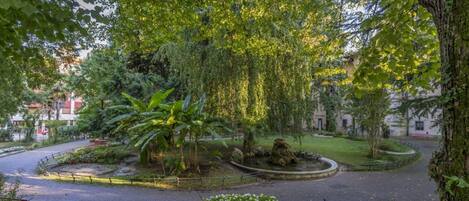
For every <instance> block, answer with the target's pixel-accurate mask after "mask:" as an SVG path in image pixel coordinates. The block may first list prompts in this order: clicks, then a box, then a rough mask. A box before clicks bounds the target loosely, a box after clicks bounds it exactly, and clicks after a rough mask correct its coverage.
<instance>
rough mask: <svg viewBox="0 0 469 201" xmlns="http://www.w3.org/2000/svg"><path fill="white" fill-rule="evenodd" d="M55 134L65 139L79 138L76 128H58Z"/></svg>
mask: <svg viewBox="0 0 469 201" xmlns="http://www.w3.org/2000/svg"><path fill="white" fill-rule="evenodd" d="M57 134H58V135H60V136H66V137H71V136H79V135H80V131H79V129H78V126H60V127H58V128H57Z"/></svg>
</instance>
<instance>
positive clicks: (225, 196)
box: [205, 194, 277, 201]
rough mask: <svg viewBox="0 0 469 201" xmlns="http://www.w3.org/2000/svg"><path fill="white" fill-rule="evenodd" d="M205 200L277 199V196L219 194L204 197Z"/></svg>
mask: <svg viewBox="0 0 469 201" xmlns="http://www.w3.org/2000/svg"><path fill="white" fill-rule="evenodd" d="M205 201H277V198H275V197H274V196H267V195H264V194H260V195H255V194H244V195H239V194H221V195H216V196H213V197H210V198H208V199H205Z"/></svg>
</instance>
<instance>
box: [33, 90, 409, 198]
mask: <svg viewBox="0 0 469 201" xmlns="http://www.w3.org/2000/svg"><path fill="white" fill-rule="evenodd" d="M173 91H174V90H173V89H169V90H165V91H158V92H156V93H154V94H153V95H152V97H151V99H150V100H149V101H148V102H144V101H141V100H139V99H137V98H134V97H132V96H130V95H128V94H125V93H124V94H123V97H125V98H126V99H127V100H128V101H129V102H128V104H123V105H115V106H112V107H111V109H110V110H114V111H115V112H116V114H115V116H114V117H113V118H111V119H110V120H109V121H108V122H107V123H108V124H118V126H117V127H115V130H114V132H125V133H127V137H125V138H106V139H96V140H93V143H94V145H93V146H91V147H87V148H82V149H78V150H75V151H74V152H71V153H65V154H63V155H60V156H55V157H54V159H53V160H51V161H46V162H44V164H42V163H41V164H40V167H41V168H40V169H39V170H40V172H41V173H43V174H44V175H45V178H49V179H56V180H61V181H72V182H89V183H104V184H114V185H116V184H126V185H142V186H149V187H158V188H188V189H199V188H202V189H207V188H216V187H222V188H225V187H230V186H236V185H242V184H248V183H255V182H259V181H262V180H264V179H312V178H322V177H328V176H332V175H334V173H336V172H337V171H338V164H340V167H341V168H342V170H349V171H359V170H362V171H363V170H364V171H370V170H386V169H393V168H398V167H401V166H403V165H406V164H408V163H410V162H412V161H414V160H416V159H417V158H418V153H414V154H410V155H392V154H387V153H386V152H385V151H392V152H397V153H405V152H407V151H409V150H412V148H411V147H408V146H406V145H403V144H400V143H399V142H398V141H397V140H393V139H383V140H381V141H380V145H379V146H378V147H379V150H381V151H383V153H381V154H379V156H378V157H372V156H371V155H370V153H371V152H370V146H369V143H368V141H367V140H366V138H360V137H350V136H342V135H334V136H324V135H318V134H317V133H320V132H302V133H280V134H278V133H277V134H275V132H272V131H270V132H268V131H267V130H266V129H265V128H259V127H256V126H250V125H243V127H241V128H235V129H238V132H235V131H234V128H231V127H230V125H229V123H228V122H226V121H225V120H224V119H220V118H213V117H211V116H210V115H209V114H208V113H206V112H205V111H204V106H205V97H204V96H202V97H201V98H199V99H197V100H195V101H193V100H192V98H191V96H186V97H185V98H184V99H181V100H174V101H169V99H168V97H170V95H171V94H172V93H173ZM337 163H338V164H337Z"/></svg>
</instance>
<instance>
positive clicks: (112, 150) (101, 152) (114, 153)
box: [58, 146, 132, 164]
mask: <svg viewBox="0 0 469 201" xmlns="http://www.w3.org/2000/svg"><path fill="white" fill-rule="evenodd" d="M131 155H132V153H131V151H130V150H129V149H128V148H126V147H125V146H99V147H87V148H82V149H77V150H76V151H74V152H71V153H68V154H65V155H64V156H62V157H60V158H59V159H58V163H59V164H75V163H105V164H115V163H119V162H120V161H122V160H124V159H125V158H127V157H129V156H131Z"/></svg>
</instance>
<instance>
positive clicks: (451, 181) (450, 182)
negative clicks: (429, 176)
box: [444, 176, 469, 196]
mask: <svg viewBox="0 0 469 201" xmlns="http://www.w3.org/2000/svg"><path fill="white" fill-rule="evenodd" d="M444 177H445V178H446V179H447V181H446V186H445V189H446V191H447V192H449V193H450V194H451V195H453V196H454V189H456V188H457V189H463V188H469V183H467V182H466V181H465V180H464V179H463V178H460V177H457V176H451V177H448V176H444Z"/></svg>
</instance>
